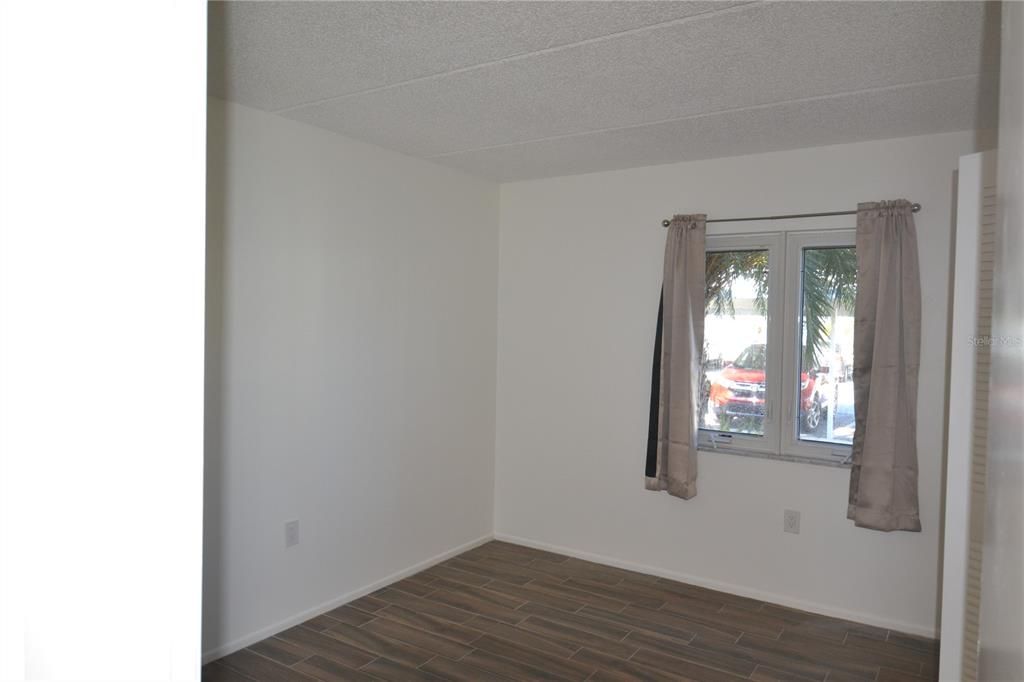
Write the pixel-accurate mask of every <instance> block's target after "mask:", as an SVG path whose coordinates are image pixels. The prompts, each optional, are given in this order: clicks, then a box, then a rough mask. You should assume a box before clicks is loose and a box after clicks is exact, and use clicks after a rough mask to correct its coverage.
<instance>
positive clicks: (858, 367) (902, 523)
mask: <svg viewBox="0 0 1024 682" xmlns="http://www.w3.org/2000/svg"><path fill="white" fill-rule="evenodd" d="M920 348H921V277H920V270H919V268H918V261H917V231H916V229H915V227H914V215H913V212H912V210H911V205H910V203H909V202H907V201H904V200H902V199H901V200H897V201H886V202H881V203H866V204H860V205H859V206H858V207H857V302H856V306H855V323H854V341H853V393H854V413H855V415H856V431H855V433H854V437H853V454H852V462H853V469H852V471H851V472H850V500H849V508H848V510H847V517H848V518H850V519H853V521H854V523H855V524H856V525H858V526H862V527H864V528H874V529H876V530H887V531H888V530H910V531H920V530H921V519H920V517H919V515H918V507H917V377H918V357H919V355H920Z"/></svg>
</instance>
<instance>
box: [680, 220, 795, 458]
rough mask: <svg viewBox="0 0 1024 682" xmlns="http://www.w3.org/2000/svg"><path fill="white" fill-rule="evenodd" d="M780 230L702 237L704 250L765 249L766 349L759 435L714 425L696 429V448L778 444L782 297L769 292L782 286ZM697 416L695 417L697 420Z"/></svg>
mask: <svg viewBox="0 0 1024 682" xmlns="http://www.w3.org/2000/svg"><path fill="white" fill-rule="evenodd" d="M783 246H784V242H783V239H782V234H781V233H778V232H759V233H751V234H741V235H709V236H708V237H707V238H706V239H705V244H704V251H705V253H707V252H709V251H711V252H714V251H767V252H768V306H767V313H768V315H767V321H766V322H765V327H766V329H767V332H768V334H767V340H766V343H767V344H768V352H767V357H766V360H765V418H764V422H763V424H764V432H763V434H762V435H760V436H754V435H748V434H743V433H729V432H726V431H717V430H714V429H699V431H698V448H699V449H710V450H724V451H728V450H735V451H740V452H742V453H757V454H760V455H764V456H771V455H772V453H777V452H778V447H779V410H778V409H777V406H778V401H777V399H776V398H777V396H778V391H777V390H773V389H777V388H778V386H779V380H780V379H781V372H782V366H781V355H780V353H779V352H778V351H779V349H780V347H781V345H782V343H783V339H782V333H781V332H782V328H781V327H780V325H779V324H778V323H777V322H776V321H777V320H781V319H782V316H783V307H782V305H781V304H782V301H781V300H780V299H779V297H778V296H773V295H772V292H774V291H780V290H781V287H782V286H784V283H783V280H782V278H781V275H782V272H781V269H780V268H779V267H777V266H776V265H774V264H775V263H780V262H782V260H783V259H784V257H785V253H784V250H783ZM699 422H700V420H699V419H698V423H699Z"/></svg>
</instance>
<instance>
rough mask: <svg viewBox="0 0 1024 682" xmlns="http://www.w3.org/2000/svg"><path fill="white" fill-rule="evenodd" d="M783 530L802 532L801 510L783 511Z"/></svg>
mask: <svg viewBox="0 0 1024 682" xmlns="http://www.w3.org/2000/svg"><path fill="white" fill-rule="evenodd" d="M782 530H783V531H784V532H786V533H797V534H799V533H800V512H798V511H793V510H792V509H786V510H784V511H783V512H782Z"/></svg>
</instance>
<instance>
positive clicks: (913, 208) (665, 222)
mask: <svg viewBox="0 0 1024 682" xmlns="http://www.w3.org/2000/svg"><path fill="white" fill-rule="evenodd" d="M910 210H911V211H913V212H914V213H917V212H918V211H920V210H921V204H911V205H910ZM856 214H857V211H830V212H828V213H790V214H789V215H762V216H755V217H753V218H715V219H714V220H707V221H705V222H708V223H742V222H745V221H748V220H788V219H789V218H824V217H825V216H830V215H856ZM671 224H672V221H671V220H667V219H666V220H662V221H661V226H662V227H668V226H669V225H671Z"/></svg>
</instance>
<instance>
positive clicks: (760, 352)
mask: <svg viewBox="0 0 1024 682" xmlns="http://www.w3.org/2000/svg"><path fill="white" fill-rule="evenodd" d="M764 349H765V347H764V346H763V345H753V346H747V348H746V350H744V351H743V352H742V353H740V356H739V357H738V358H736V362H734V363H732V366H733V367H735V368H737V369H764V366H765V357H764V356H765V352H764Z"/></svg>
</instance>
